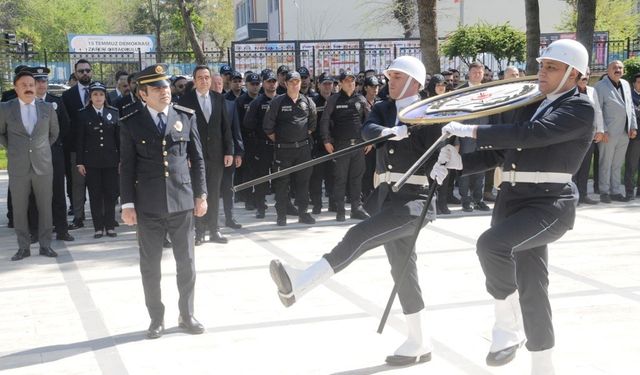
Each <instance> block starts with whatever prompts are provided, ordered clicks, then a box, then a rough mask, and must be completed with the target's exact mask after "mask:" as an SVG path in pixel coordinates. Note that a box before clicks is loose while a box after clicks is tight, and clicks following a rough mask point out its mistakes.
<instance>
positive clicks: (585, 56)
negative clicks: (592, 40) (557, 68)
mask: <svg viewBox="0 0 640 375" xmlns="http://www.w3.org/2000/svg"><path fill="white" fill-rule="evenodd" d="M544 59H549V60H555V61H560V62H561V63H564V64H567V65H569V67H570V68H574V69H576V70H577V71H579V72H580V73H582V74H583V75H584V74H586V73H587V68H588V67H589V53H588V52H587V49H586V48H584V46H583V45H582V43H580V42H578V41H575V40H572V39H560V40H556V41H555V42H553V43H551V44H549V47H547V49H546V50H544V52H542V55H540V57H538V58H537V59H536V60H537V61H538V62H540V61H541V60H544Z"/></svg>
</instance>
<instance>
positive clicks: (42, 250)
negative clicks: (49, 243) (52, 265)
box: [40, 247, 58, 258]
mask: <svg viewBox="0 0 640 375" xmlns="http://www.w3.org/2000/svg"><path fill="white" fill-rule="evenodd" d="M40 255H43V256H45V257H49V258H55V257H57V256H58V253H56V252H55V251H53V249H52V248H50V247H41V248H40Z"/></svg>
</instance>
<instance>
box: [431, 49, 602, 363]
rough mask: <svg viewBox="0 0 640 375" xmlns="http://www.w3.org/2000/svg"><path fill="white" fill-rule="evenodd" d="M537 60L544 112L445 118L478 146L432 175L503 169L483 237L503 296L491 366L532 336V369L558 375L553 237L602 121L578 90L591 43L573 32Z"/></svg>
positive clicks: (570, 216)
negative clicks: (514, 118)
mask: <svg viewBox="0 0 640 375" xmlns="http://www.w3.org/2000/svg"><path fill="white" fill-rule="evenodd" d="M538 62H539V63H540V70H539V72H538V86H539V90H540V91H541V92H542V93H543V94H545V95H546V99H545V100H544V101H543V102H542V104H540V105H539V106H538V107H537V110H535V107H534V106H530V107H529V108H527V109H529V110H528V111H527V110H524V111H522V115H523V117H522V118H521V119H522V120H523V121H522V122H516V123H514V124H499V125H463V124H460V123H456V122H452V123H449V124H447V125H445V126H444V127H443V128H442V131H443V132H446V133H449V134H452V135H455V136H459V137H473V138H475V139H476V141H477V143H478V147H479V150H478V151H476V152H473V153H470V154H464V155H462V160H461V162H462V163H461V165H460V163H459V160H460V157H459V156H458V154H457V152H456V151H455V149H453V148H450V149H449V151H450V152H449V153H448V154H447V153H442V152H441V156H443V157H441V158H440V159H439V162H442V163H444V164H445V165H444V166H442V165H440V164H438V165H437V166H436V167H435V168H434V170H433V171H432V174H435V175H437V174H440V175H441V176H442V174H443V173H442V172H444V173H446V169H444V168H447V167H448V168H450V169H455V168H458V169H459V168H461V167H462V173H463V174H467V173H474V172H478V171H484V170H487V169H490V168H494V167H496V166H502V167H503V168H504V171H503V172H502V176H503V181H502V183H501V184H500V185H499V186H500V191H499V193H498V196H497V199H496V203H495V207H494V210H493V217H492V220H491V228H490V229H489V230H487V231H486V232H484V233H483V234H482V235H480V238H478V242H477V253H478V257H479V258H480V265H481V266H482V270H483V271H484V274H485V277H486V287H487V291H488V292H489V293H490V294H491V295H492V296H493V297H494V298H495V314H496V316H495V319H496V321H495V325H494V327H493V334H492V342H491V348H490V350H489V354H488V356H487V364H488V365H490V366H501V365H504V364H506V363H508V362H509V361H511V360H512V359H513V358H514V357H515V354H516V350H517V349H518V348H519V347H520V346H521V345H522V343H523V341H524V340H525V336H526V347H527V349H529V351H531V354H532V358H531V359H532V361H531V364H532V369H531V374H532V375H552V374H554V368H553V363H552V359H551V350H552V348H553V346H554V343H555V338H554V333H553V324H552V322H551V306H550V304H549V295H548V286H549V278H548V275H549V271H548V269H547V264H548V255H547V245H548V244H549V243H551V242H553V241H556V240H558V239H559V238H561V237H562V236H563V235H564V233H565V232H566V231H568V230H569V229H571V228H572V226H573V223H574V220H575V211H576V205H577V202H578V191H577V188H576V186H575V184H574V183H573V182H572V181H571V176H572V175H573V174H574V173H575V172H576V171H577V170H578V168H579V167H580V164H581V162H582V159H583V157H584V155H585V153H586V152H587V150H588V149H589V146H590V145H591V141H592V140H593V136H594V134H595V127H594V122H593V118H594V109H593V106H592V104H591V102H590V100H589V98H588V97H587V96H586V95H584V94H580V92H579V91H577V90H576V83H577V80H578V79H579V78H580V76H581V75H582V74H585V73H586V70H587V66H588V53H587V50H586V49H585V48H584V46H582V44H580V43H579V42H577V41H574V40H569V39H562V40H558V41H555V42H553V43H552V44H550V45H549V47H548V48H547V49H546V50H545V51H544V52H543V53H542V56H540V57H539V58H538ZM534 110H535V112H533V111H534ZM532 112H533V115H531V114H532ZM456 160H458V162H457V163H456ZM450 163H453V166H452V165H450ZM456 164H457V165H456ZM442 169H444V171H442ZM440 178H442V177H440ZM522 319H524V329H523V322H522Z"/></svg>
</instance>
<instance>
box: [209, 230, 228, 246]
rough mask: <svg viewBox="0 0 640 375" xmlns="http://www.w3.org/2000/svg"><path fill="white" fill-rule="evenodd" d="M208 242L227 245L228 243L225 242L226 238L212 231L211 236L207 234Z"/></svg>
mask: <svg viewBox="0 0 640 375" xmlns="http://www.w3.org/2000/svg"><path fill="white" fill-rule="evenodd" d="M209 242H215V243H227V242H229V240H227V238H226V237H225V236H223V235H222V233H220V232H219V231H217V230H216V231H212V232H211V234H209Z"/></svg>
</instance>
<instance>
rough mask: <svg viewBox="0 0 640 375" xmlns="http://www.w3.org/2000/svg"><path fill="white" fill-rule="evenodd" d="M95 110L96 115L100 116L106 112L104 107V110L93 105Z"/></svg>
mask: <svg viewBox="0 0 640 375" xmlns="http://www.w3.org/2000/svg"><path fill="white" fill-rule="evenodd" d="M92 107H93V109H94V110H95V111H96V113H97V114H98V116H100V115H102V111H103V110H104V107H102V108H97V107H96V106H95V105H92Z"/></svg>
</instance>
